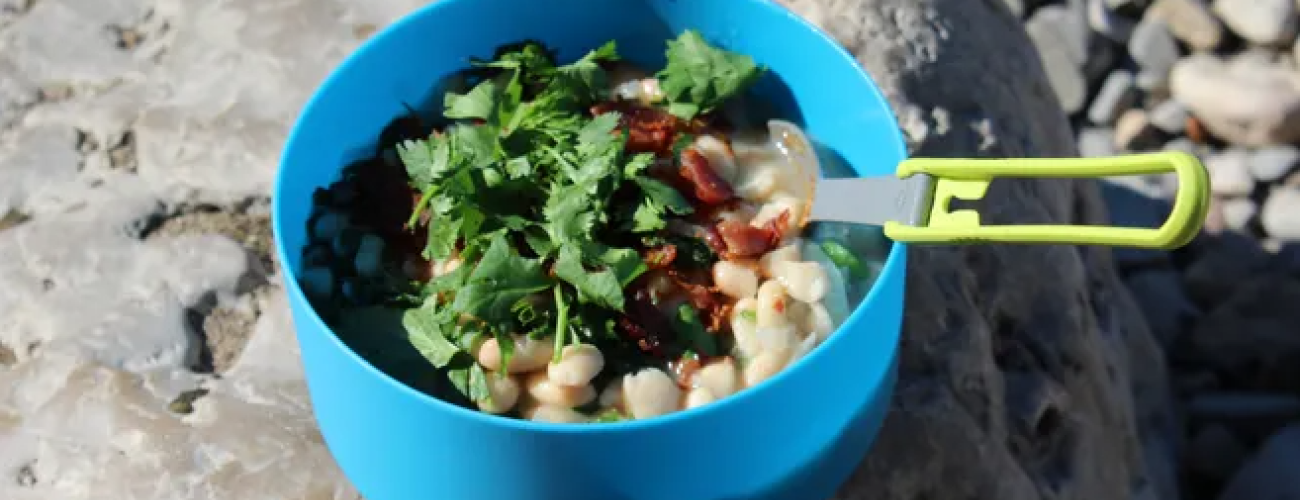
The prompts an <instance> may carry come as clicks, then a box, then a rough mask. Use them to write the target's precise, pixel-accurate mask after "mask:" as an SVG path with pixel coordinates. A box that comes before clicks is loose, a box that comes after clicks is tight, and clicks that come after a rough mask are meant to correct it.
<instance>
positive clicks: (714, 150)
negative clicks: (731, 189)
mask: <svg viewBox="0 0 1300 500" xmlns="http://www.w3.org/2000/svg"><path fill="white" fill-rule="evenodd" d="M691 147H692V148H694V149H695V150H696V151H698V152H699V153H700V155H702V156H704V159H705V160H708V162H709V167H711V168H712V169H713V171H714V172H715V173H717V174H718V176H719V177H722V178H723V179H724V180H726V181H727V183H728V184H734V183H735V182H736V174H737V172H736V158H735V157H734V156H732V155H731V150H730V148H728V147H727V144H726V143H724V142H722V141H720V140H718V138H717V137H714V136H711V135H708V134H705V135H700V136H697V137H696V138H695V142H693V143H691Z"/></svg>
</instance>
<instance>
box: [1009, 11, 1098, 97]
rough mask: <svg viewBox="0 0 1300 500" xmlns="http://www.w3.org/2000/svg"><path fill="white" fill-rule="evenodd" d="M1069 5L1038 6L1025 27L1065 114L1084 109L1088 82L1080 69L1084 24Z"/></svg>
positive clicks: (1085, 41) (1084, 48)
mask: <svg viewBox="0 0 1300 500" xmlns="http://www.w3.org/2000/svg"><path fill="white" fill-rule="evenodd" d="M1082 22H1083V21H1082V20H1081V19H1078V18H1077V17H1076V16H1074V15H1073V13H1072V12H1070V10H1069V9H1067V8H1065V7H1062V6H1059V5H1051V6H1047V7H1043V8H1041V9H1038V10H1037V11H1036V12H1035V13H1034V15H1033V16H1032V17H1030V19H1029V22H1027V23H1025V30H1026V32H1027V33H1028V34H1029V38H1030V39H1031V40H1033V42H1034V46H1035V47H1037V48H1038V54H1039V59H1040V60H1041V61H1042V64H1043V69H1044V71H1046V72H1047V81H1048V84H1049V85H1051V87H1052V91H1053V92H1054V93H1055V94H1056V98H1057V100H1058V101H1059V102H1060V104H1061V108H1062V109H1063V110H1065V112H1066V113H1067V114H1074V113H1076V112H1078V111H1080V110H1082V109H1083V106H1084V104H1086V101H1087V93H1088V82H1087V79H1086V78H1085V76H1084V73H1083V66H1084V64H1085V63H1086V62H1087V59H1086V58H1087V47H1088V36H1087V27H1086V26H1083V25H1082Z"/></svg>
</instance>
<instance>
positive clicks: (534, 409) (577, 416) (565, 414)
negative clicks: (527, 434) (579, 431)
mask: <svg viewBox="0 0 1300 500" xmlns="http://www.w3.org/2000/svg"><path fill="white" fill-rule="evenodd" d="M519 414H520V415H521V416H523V417H524V418H526V419H528V420H532V421H534V422H550V423H553V424H576V423H579V422H586V421H587V417H585V416H583V414H581V413H578V412H576V411H573V409H572V408H565V407H563V406H554V405H548V404H542V405H529V406H526V407H524V410H523V411H521V412H519Z"/></svg>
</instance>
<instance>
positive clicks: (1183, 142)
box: [1163, 137, 1209, 159]
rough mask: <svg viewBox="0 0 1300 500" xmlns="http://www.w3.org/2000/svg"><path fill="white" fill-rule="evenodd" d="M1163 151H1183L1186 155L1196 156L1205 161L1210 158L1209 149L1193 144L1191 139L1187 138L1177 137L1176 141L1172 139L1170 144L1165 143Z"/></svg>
mask: <svg viewBox="0 0 1300 500" xmlns="http://www.w3.org/2000/svg"><path fill="white" fill-rule="evenodd" d="M1163 149H1164V150H1165V151H1182V152H1184V153H1187V154H1189V155H1193V156H1196V157H1197V158H1201V159H1204V158H1205V157H1207V156H1209V153H1208V148H1206V147H1205V146H1202V145H1200V144H1197V143H1195V142H1193V141H1192V140H1191V139H1188V138H1186V137H1177V138H1174V139H1170V140H1169V142H1166V143H1165V146H1164V148H1163Z"/></svg>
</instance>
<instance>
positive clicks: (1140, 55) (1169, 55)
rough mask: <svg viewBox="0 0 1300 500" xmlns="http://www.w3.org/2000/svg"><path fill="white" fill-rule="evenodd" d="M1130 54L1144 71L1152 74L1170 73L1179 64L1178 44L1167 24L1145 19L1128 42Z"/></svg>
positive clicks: (1134, 30)
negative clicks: (1175, 64)
mask: <svg viewBox="0 0 1300 500" xmlns="http://www.w3.org/2000/svg"><path fill="white" fill-rule="evenodd" d="M1128 53H1129V56H1131V57H1133V60H1134V61H1137V63H1138V64H1139V65H1141V66H1142V69H1144V70H1149V71H1151V72H1152V73H1158V74H1159V73H1168V72H1169V69H1170V68H1172V67H1173V66H1174V63H1176V62H1178V44H1177V42H1175V41H1174V36H1173V35H1172V34H1170V33H1169V29H1168V28H1167V27H1165V23H1163V22H1160V21H1156V20H1152V19H1150V18H1148V19H1143V20H1142V22H1140V23H1138V25H1137V27H1136V28H1134V29H1133V35H1132V36H1131V37H1130V38H1129V41H1128Z"/></svg>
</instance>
